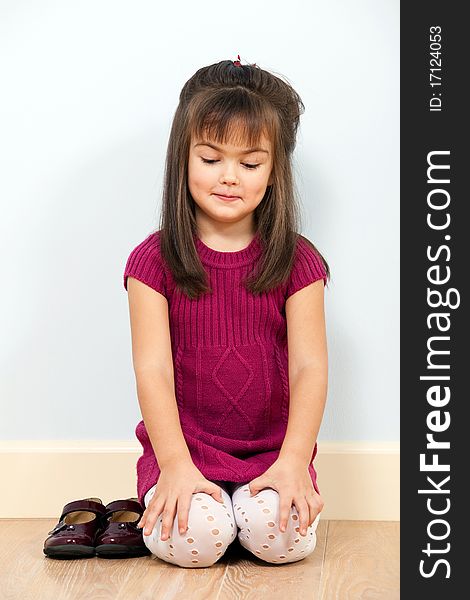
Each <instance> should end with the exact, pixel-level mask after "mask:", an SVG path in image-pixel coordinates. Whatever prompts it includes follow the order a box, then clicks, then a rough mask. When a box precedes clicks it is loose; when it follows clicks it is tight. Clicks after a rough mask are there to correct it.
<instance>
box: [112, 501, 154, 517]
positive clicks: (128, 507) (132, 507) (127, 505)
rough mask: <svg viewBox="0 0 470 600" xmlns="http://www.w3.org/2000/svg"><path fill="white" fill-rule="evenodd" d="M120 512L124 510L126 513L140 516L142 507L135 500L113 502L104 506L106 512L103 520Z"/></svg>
mask: <svg viewBox="0 0 470 600" xmlns="http://www.w3.org/2000/svg"><path fill="white" fill-rule="evenodd" d="M120 510H125V511H126V512H135V513H137V514H139V515H140V516H142V513H143V512H144V510H143V508H142V505H141V504H140V502H138V501H137V500H131V499H130V498H129V499H128V500H114V501H113V502H110V503H109V504H107V505H106V512H105V513H104V515H103V519H107V518H109V517H110V516H111V515H112V514H113V513H115V512H118V511H120Z"/></svg>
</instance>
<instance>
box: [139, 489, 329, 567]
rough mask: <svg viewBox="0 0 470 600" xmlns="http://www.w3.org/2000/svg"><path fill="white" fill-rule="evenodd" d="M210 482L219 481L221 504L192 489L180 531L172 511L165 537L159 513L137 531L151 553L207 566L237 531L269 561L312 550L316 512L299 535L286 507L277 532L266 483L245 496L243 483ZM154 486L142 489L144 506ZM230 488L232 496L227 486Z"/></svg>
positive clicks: (275, 501)
mask: <svg viewBox="0 0 470 600" xmlns="http://www.w3.org/2000/svg"><path fill="white" fill-rule="evenodd" d="M214 483H216V484H217V485H220V487H221V489H222V498H223V500H224V503H223V504H221V503H220V502H217V500H214V498H213V497H212V496H210V495H209V494H206V493H205V492H198V493H196V494H193V495H192V498H191V507H190V509H189V515H188V528H187V530H186V531H185V533H183V534H180V533H179V531H178V517H177V515H176V516H175V520H174V523H173V529H172V531H171V532H170V537H169V538H168V539H166V540H164V541H163V540H162V539H161V523H162V517H161V516H160V517H159V518H158V520H157V522H156V524H155V526H154V528H153V531H152V532H151V533H150V534H149V535H145V534H143V539H144V542H145V545H146V546H147V548H149V550H150V551H151V552H152V553H153V554H155V556H157V557H158V558H160V559H161V560H164V561H166V562H169V563H173V564H175V565H178V566H180V567H209V566H210V565H213V564H214V563H215V562H217V561H218V560H219V558H220V557H221V556H222V555H223V554H224V553H225V551H226V550H227V548H228V546H229V545H230V544H231V543H232V542H233V541H234V540H235V538H236V537H237V536H238V539H239V540H240V543H241V545H242V546H243V547H244V548H246V549H247V550H249V551H250V552H251V553H252V554H254V555H255V556H257V557H258V558H260V559H261V560H264V561H266V562H269V563H279V564H282V563H289V562H295V561H298V560H302V559H303V558H305V557H306V556H308V555H309V554H311V553H312V552H313V550H314V549H315V545H316V542H317V537H316V528H317V525H318V521H319V519H320V515H318V516H317V518H316V519H315V521H314V522H313V523H312V525H310V526H309V527H307V535H306V536H302V535H300V532H299V516H298V513H297V509H296V508H295V506H292V507H291V512H290V517H289V519H288V524H287V529H286V531H285V532H284V533H282V532H280V531H279V494H278V492H276V491H275V490H273V489H271V488H266V489H264V490H261V491H260V492H258V493H257V494H256V495H255V496H253V497H250V491H249V488H248V484H247V483H243V484H233V483H232V484H230V483H229V484H228V485H226V484H225V482H219V481H216V482H214ZM155 488H156V485H154V486H153V487H152V488H150V489H149V490H148V492H147V493H146V494H145V498H144V504H145V506H146V507H147V505H148V503H149V501H150V499H151V497H152V496H153V494H154V493H155ZM230 489H232V490H233V492H232V497H230V495H229V493H228V491H227V490H230Z"/></svg>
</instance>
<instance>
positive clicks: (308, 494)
mask: <svg viewBox="0 0 470 600" xmlns="http://www.w3.org/2000/svg"><path fill="white" fill-rule="evenodd" d="M249 488H250V492H251V495H254V494H256V493H257V492H259V491H260V490H262V489H264V488H272V489H274V490H276V491H277V492H278V493H279V530H280V531H281V532H284V531H285V530H286V527H287V520H288V519H289V515H290V510H291V506H292V504H295V507H296V508H297V512H298V513H299V519H300V525H299V527H300V534H301V535H304V536H305V535H307V527H308V526H310V525H311V524H312V523H313V521H314V520H315V518H316V517H317V515H318V514H319V513H320V512H321V510H322V509H323V506H324V502H323V500H322V498H321V496H320V495H319V494H318V493H317V492H316V491H315V488H314V487H313V483H312V480H311V478H310V474H309V472H308V468H307V467H306V466H305V464H304V463H300V462H299V461H296V460H295V459H286V458H284V459H279V458H278V459H277V460H276V461H275V462H274V463H273V464H272V465H271V466H270V467H269V469H267V471H265V472H264V473H263V474H262V475H260V476H259V477H256V479H253V480H252V481H251V482H250V483H249Z"/></svg>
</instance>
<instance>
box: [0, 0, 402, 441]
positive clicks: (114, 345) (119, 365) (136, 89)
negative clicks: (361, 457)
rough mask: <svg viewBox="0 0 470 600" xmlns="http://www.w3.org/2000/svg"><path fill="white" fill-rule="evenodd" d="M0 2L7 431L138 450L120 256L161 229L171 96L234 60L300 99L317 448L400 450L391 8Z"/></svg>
mask: <svg viewBox="0 0 470 600" xmlns="http://www.w3.org/2000/svg"><path fill="white" fill-rule="evenodd" d="M1 11H2V18H1V19H0V52H1V55H2V56H3V57H4V60H2V61H0V75H1V80H2V89H3V92H2V95H1V97H0V103H1V111H0V129H1V131H2V135H1V142H0V153H1V154H0V160H1V165H2V176H1V178H0V196H1V200H0V201H1V225H0V244H1V257H2V282H3V285H2V294H1V297H0V303H1V310H0V319H1V332H2V335H1V337H2V344H1V362H0V368H1V372H0V395H1V402H2V419H1V421H0V435H1V438H2V439H116V438H120V439H134V427H135V425H136V424H137V422H138V421H139V420H140V418H141V417H140V411H139V408H138V402H137V396H136V392H135V383H134V374H133V370H132V358H131V342H130V329H129V316H128V304H127V294H126V292H125V290H124V288H123V285H122V274H123V270H124V266H125V260H126V258H127V256H128V254H129V252H130V250H131V249H132V248H133V247H134V246H135V245H136V244H137V243H139V242H140V241H142V240H143V239H144V237H145V236H146V235H147V234H148V233H150V231H152V230H153V229H154V228H155V227H156V225H157V224H158V215H159V203H160V193H161V184H162V177H163V165H164V157H165V149H166V143H167V138H168V133H169V128H170V123H171V118H172V116H173V113H174V110H175V108H176V104H177V100H178V94H179V91H180V89H181V86H182V85H183V83H184V82H185V81H186V80H187V79H188V78H189V77H190V76H191V75H192V74H193V73H194V72H195V71H196V70H197V69H198V68H200V67H201V66H203V65H206V64H210V63H212V62H217V61H219V60H222V59H235V58H236V55H237V54H240V55H241V58H242V62H256V63H257V64H259V65H260V66H261V67H263V68H265V69H268V70H271V71H274V72H276V73H279V74H282V75H284V76H286V77H287V78H288V79H289V81H290V82H291V83H292V84H293V86H294V87H295V88H296V89H297V91H298V92H299V93H300V95H301V97H302V99H303V101H304V103H305V106H306V113H305V114H304V116H303V117H302V121H301V129H300V132H299V137H298V146H297V150H296V155H295V166H296V174H297V182H298V189H299V191H300V193H301V196H302V200H303V203H304V228H303V233H304V234H305V235H307V237H309V238H310V239H311V240H312V241H313V242H314V243H315V244H316V245H317V246H318V247H319V249H320V250H321V251H322V253H324V255H325V256H326V258H327V260H328V262H329V264H330V267H331V270H332V281H331V284H330V288H329V289H328V290H327V291H326V312H327V328H328V346H329V364H330V376H329V382H330V383H329V394H328V404H327V409H326V413H325V418H324V421H323V424H322V429H321V432H320V439H323V440H376V441H380V440H383V441H392V440H397V439H398V436H399V423H398V417H399V2H398V0H388V1H386V0H382V1H377V0H356V1H354V2H348V1H346V0H345V1H340V0H329V2H319V1H306V0H305V1H303V2H302V1H300V0H291V1H290V2H289V3H287V4H286V2H284V1H282V2H281V1H277V2H272V1H271V2H267V1H266V2H241V3H240V2H238V3H235V4H227V3H226V4H222V5H221V4H220V3H219V2H209V1H205V0H203V1H199V2H189V1H186V2H175V3H157V2H150V1H148V2H130V1H128V2H116V1H113V2H111V0H106V1H105V0H93V1H90V0H86V1H82V2H71V1H62V2H60V3H59V2H45V1H44V2H39V3H37V2H26V1H18V0H15V2H13V1H12V0H10V1H4V2H2V9H1ZM182 41H184V43H182ZM5 57H6V60H5Z"/></svg>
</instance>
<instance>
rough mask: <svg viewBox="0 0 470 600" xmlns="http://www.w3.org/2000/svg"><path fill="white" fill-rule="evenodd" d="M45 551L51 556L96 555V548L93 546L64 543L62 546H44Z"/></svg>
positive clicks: (80, 556)
mask: <svg viewBox="0 0 470 600" xmlns="http://www.w3.org/2000/svg"><path fill="white" fill-rule="evenodd" d="M43 552H44V554H45V555H46V556H49V557H50V558H65V559H69V558H86V557H89V556H94V555H95V548H94V547H93V546H75V545H74V546H71V545H69V544H64V545H62V546H50V547H49V548H43Z"/></svg>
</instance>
